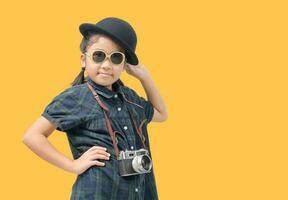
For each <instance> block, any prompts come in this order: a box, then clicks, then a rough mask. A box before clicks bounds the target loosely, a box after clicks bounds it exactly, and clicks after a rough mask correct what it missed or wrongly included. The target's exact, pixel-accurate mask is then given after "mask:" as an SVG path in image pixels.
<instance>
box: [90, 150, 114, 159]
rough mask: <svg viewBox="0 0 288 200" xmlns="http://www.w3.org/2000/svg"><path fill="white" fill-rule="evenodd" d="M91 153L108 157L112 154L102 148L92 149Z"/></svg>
mask: <svg viewBox="0 0 288 200" xmlns="http://www.w3.org/2000/svg"><path fill="white" fill-rule="evenodd" d="M90 154H91V155H97V154H101V155H104V156H108V157H109V156H110V153H108V152H106V151H103V150H100V149H97V150H94V151H91V152H90Z"/></svg>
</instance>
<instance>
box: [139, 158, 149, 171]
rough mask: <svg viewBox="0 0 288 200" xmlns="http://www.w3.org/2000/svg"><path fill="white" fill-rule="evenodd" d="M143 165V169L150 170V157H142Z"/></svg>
mask: <svg viewBox="0 0 288 200" xmlns="http://www.w3.org/2000/svg"><path fill="white" fill-rule="evenodd" d="M141 164H142V167H143V168H144V169H145V170H146V171H148V170H149V169H150V164H151V162H150V158H149V157H148V156H146V155H144V156H143V157H142V160H141Z"/></svg>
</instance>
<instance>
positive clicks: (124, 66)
mask: <svg viewBox="0 0 288 200" xmlns="http://www.w3.org/2000/svg"><path fill="white" fill-rule="evenodd" d="M126 64H127V63H126V61H125V62H124V65H123V69H122V71H125V70H126Z"/></svg>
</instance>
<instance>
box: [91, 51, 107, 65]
mask: <svg viewBox="0 0 288 200" xmlns="http://www.w3.org/2000/svg"><path fill="white" fill-rule="evenodd" d="M92 57H93V61H94V62H95V63H100V62H102V61H103V60H105V57H106V55H105V53H104V52H102V51H95V52H93V55H92Z"/></svg>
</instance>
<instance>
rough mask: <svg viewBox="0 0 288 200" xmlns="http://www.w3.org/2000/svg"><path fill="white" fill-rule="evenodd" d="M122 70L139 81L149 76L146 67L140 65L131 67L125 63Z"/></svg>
mask: <svg viewBox="0 0 288 200" xmlns="http://www.w3.org/2000/svg"><path fill="white" fill-rule="evenodd" d="M124 69H125V71H126V72H127V73H128V74H130V75H131V76H134V77H135V78H137V79H139V80H143V79H146V78H147V77H149V76H150V75H149V72H148V70H147V69H146V67H145V66H144V65H143V64H141V63H139V64H138V65H131V64H129V63H126V64H125V66H124Z"/></svg>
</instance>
